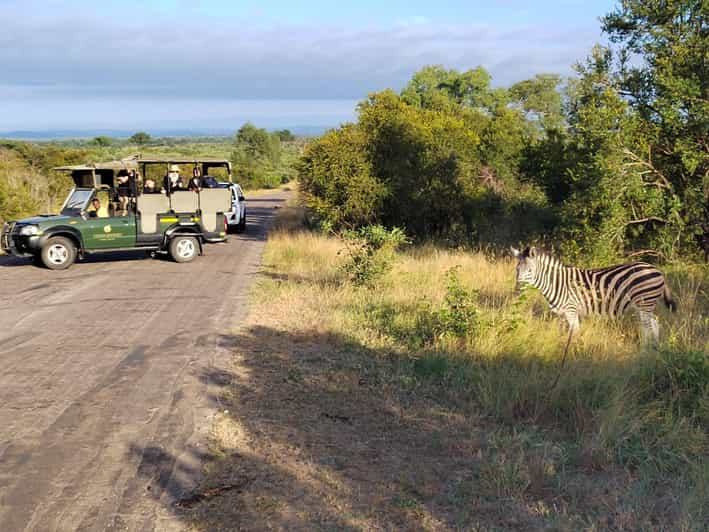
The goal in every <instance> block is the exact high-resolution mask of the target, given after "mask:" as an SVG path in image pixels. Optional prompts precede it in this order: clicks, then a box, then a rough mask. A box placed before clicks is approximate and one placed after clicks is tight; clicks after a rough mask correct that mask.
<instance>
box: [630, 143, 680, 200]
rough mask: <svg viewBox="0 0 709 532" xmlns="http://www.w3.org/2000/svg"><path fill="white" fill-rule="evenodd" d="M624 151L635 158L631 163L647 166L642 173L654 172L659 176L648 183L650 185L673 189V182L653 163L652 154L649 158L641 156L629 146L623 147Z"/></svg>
mask: <svg viewBox="0 0 709 532" xmlns="http://www.w3.org/2000/svg"><path fill="white" fill-rule="evenodd" d="M623 153H624V154H625V155H627V156H628V157H630V158H631V159H632V160H633V163H630V164H631V165H640V166H644V167H645V168H647V171H646V172H643V173H642V174H641V175H645V174H646V173H652V174H654V175H655V176H656V177H657V181H653V182H652V183H648V185H653V186H657V187H659V188H665V189H667V190H672V184H671V183H670V181H669V180H668V179H667V178H666V177H665V176H664V174H663V173H662V172H660V171H659V170H658V169H657V168H656V167H655V165H653V164H652V155H651V154H650V153H648V160H645V159H643V158H641V157H639V156H638V155H636V154H635V153H633V152H632V151H630V150H629V149H628V148H623Z"/></svg>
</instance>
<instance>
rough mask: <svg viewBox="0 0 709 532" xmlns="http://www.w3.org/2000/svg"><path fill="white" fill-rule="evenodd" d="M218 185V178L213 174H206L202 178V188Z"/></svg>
mask: <svg viewBox="0 0 709 532" xmlns="http://www.w3.org/2000/svg"><path fill="white" fill-rule="evenodd" d="M218 185H219V183H218V182H217V180H216V179H215V178H214V177H213V176H211V175H205V176H204V177H203V178H202V188H217V186H218Z"/></svg>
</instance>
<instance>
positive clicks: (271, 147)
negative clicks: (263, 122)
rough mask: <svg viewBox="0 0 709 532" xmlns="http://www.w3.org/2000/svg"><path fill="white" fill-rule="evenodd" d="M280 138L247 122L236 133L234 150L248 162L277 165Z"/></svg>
mask: <svg viewBox="0 0 709 532" xmlns="http://www.w3.org/2000/svg"><path fill="white" fill-rule="evenodd" d="M280 144H281V142H280V138H279V136H278V135H271V134H270V133H269V132H268V131H266V130H265V129H263V128H259V127H256V126H255V125H253V124H252V123H251V122H247V123H246V124H244V125H243V126H241V128H240V129H239V131H237V133H236V138H235V147H236V150H237V151H239V152H241V154H242V155H243V156H244V157H246V158H247V159H249V160H252V161H259V160H268V161H270V162H272V163H274V164H277V163H278V161H279V158H280Z"/></svg>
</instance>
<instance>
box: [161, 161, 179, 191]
mask: <svg viewBox="0 0 709 532" xmlns="http://www.w3.org/2000/svg"><path fill="white" fill-rule="evenodd" d="M184 189H185V184H184V183H183V182H182V179H180V167H179V166H177V165H176V164H171V165H170V168H169V170H168V172H167V175H166V176H165V178H164V179H163V187H162V191H161V192H164V193H165V194H167V195H168V196H169V195H170V194H171V193H172V192H173V191H175V190H184Z"/></svg>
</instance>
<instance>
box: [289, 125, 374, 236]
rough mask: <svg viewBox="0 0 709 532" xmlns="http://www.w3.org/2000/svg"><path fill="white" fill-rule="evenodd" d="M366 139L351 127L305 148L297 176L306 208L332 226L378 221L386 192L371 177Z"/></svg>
mask: <svg viewBox="0 0 709 532" xmlns="http://www.w3.org/2000/svg"><path fill="white" fill-rule="evenodd" d="M366 142H367V139H366V137H365V135H364V134H363V133H362V131H361V130H360V129H359V128H357V127H356V126H353V125H347V126H344V127H342V128H340V129H338V130H331V131H328V132H327V133H326V134H325V135H323V136H322V137H321V138H319V139H318V140H316V141H314V142H311V143H309V144H308V146H307V147H306V149H305V152H304V154H303V156H302V157H301V159H300V162H299V164H298V175H299V179H300V185H301V189H302V190H303V193H304V199H305V202H306V205H307V206H308V207H309V208H310V209H311V210H312V212H313V214H314V215H315V217H316V220H317V221H319V222H327V223H328V224H329V225H330V226H332V227H338V228H339V227H342V226H352V225H354V226H365V225H367V224H371V223H375V222H377V221H378V220H379V219H380V217H381V214H382V206H383V202H384V197H385V195H386V193H387V189H386V187H385V186H384V183H382V182H381V180H379V179H377V178H376V177H374V176H373V175H372V165H371V163H370V161H369V158H368V157H367V151H366Z"/></svg>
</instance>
